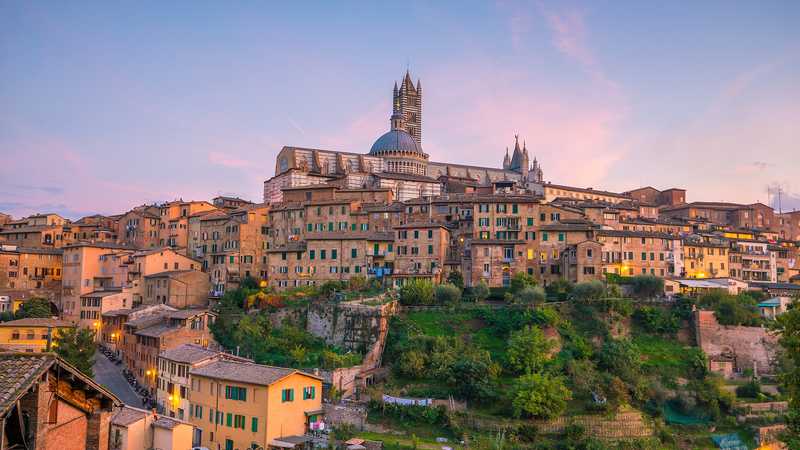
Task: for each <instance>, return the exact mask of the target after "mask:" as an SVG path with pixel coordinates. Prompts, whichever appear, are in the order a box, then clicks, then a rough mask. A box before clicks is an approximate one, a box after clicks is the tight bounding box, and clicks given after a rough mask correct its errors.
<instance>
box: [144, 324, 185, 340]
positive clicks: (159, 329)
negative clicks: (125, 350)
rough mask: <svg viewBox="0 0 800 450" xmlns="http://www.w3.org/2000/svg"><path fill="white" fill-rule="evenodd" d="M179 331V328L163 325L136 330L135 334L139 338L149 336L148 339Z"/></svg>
mask: <svg viewBox="0 0 800 450" xmlns="http://www.w3.org/2000/svg"><path fill="white" fill-rule="evenodd" d="M178 330H180V328H179V327H174V326H172V325H169V324H165V323H162V324H158V325H153V326H150V327H147V328H142V329H139V330H136V331H135V332H134V333H133V334H136V335H139V336H148V337H161V336H163V335H165V334H170V333H172V332H175V331H178Z"/></svg>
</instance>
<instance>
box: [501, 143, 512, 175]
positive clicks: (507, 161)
mask: <svg viewBox="0 0 800 450" xmlns="http://www.w3.org/2000/svg"><path fill="white" fill-rule="evenodd" d="M510 167H511V159H510V158H509V157H508V147H506V157H505V158H503V170H508V169H509V168H510Z"/></svg>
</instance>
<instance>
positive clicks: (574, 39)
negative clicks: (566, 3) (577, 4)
mask: <svg viewBox="0 0 800 450" xmlns="http://www.w3.org/2000/svg"><path fill="white" fill-rule="evenodd" d="M542 13H543V14H544V16H545V19H546V20H547V24H548V26H549V27H550V30H551V32H552V39H553V45H554V46H555V47H556V48H557V49H558V50H559V51H560V52H561V53H563V54H564V55H566V56H567V57H569V58H571V59H574V60H575V61H578V62H579V63H581V64H583V65H584V66H586V67H593V66H594V64H595V58H594V55H593V54H592V52H591V51H590V49H589V47H588V46H587V44H586V35H587V30H586V23H585V21H584V13H583V12H581V11H578V10H574V9H570V10H564V11H553V10H547V9H544V8H542Z"/></svg>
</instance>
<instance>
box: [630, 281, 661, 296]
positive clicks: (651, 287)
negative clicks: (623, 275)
mask: <svg viewBox="0 0 800 450" xmlns="http://www.w3.org/2000/svg"><path fill="white" fill-rule="evenodd" d="M630 284H631V286H632V288H633V294H634V295H635V296H637V297H639V298H654V297H659V296H661V294H662V293H663V292H664V280H663V279H661V278H658V277H657V276H654V275H637V276H635V277H631V279H630Z"/></svg>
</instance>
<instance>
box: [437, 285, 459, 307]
mask: <svg viewBox="0 0 800 450" xmlns="http://www.w3.org/2000/svg"><path fill="white" fill-rule="evenodd" d="M434 296H435V297H436V303H438V304H440V305H452V304H455V303H458V301H459V300H461V289H459V288H458V287H456V286H455V285H453V284H449V283H448V284H440V285H438V286H436V289H435V291H434Z"/></svg>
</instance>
